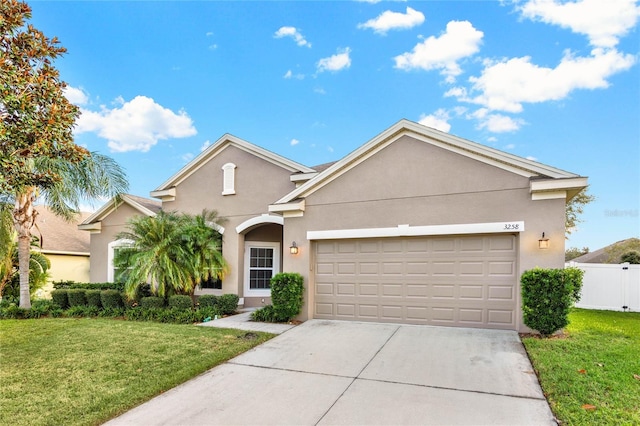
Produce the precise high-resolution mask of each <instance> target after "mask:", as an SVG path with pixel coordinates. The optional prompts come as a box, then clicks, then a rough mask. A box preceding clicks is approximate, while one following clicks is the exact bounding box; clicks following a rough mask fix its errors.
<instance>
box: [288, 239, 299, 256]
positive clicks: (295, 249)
mask: <svg viewBox="0 0 640 426" xmlns="http://www.w3.org/2000/svg"><path fill="white" fill-rule="evenodd" d="M289 253H291V254H298V245H297V244H296V242H295V241H294V242H292V243H291V247H289Z"/></svg>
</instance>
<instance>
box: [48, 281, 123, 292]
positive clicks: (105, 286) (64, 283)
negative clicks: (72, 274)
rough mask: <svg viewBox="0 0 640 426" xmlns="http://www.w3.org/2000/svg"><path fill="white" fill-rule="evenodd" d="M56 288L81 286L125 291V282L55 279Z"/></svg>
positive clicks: (54, 286)
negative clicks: (81, 281) (78, 281)
mask: <svg viewBox="0 0 640 426" xmlns="http://www.w3.org/2000/svg"><path fill="white" fill-rule="evenodd" d="M53 288H55V289H62V288H66V289H71V288H81V289H85V290H118V291H124V283H77V282H75V281H55V282H54V283H53Z"/></svg>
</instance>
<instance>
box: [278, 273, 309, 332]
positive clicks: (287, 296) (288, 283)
mask: <svg viewBox="0 0 640 426" xmlns="http://www.w3.org/2000/svg"><path fill="white" fill-rule="evenodd" d="M303 292H304V278H303V277H302V275H300V274H298V273H287V272H282V273H279V274H276V275H275V276H274V277H273V278H271V303H272V304H273V310H274V313H275V316H276V321H278V322H287V321H290V320H291V319H293V318H294V317H295V316H296V315H298V314H299V313H300V311H301V310H302V304H303V302H304V301H303V299H302V295H303Z"/></svg>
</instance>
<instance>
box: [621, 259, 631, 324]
mask: <svg viewBox="0 0 640 426" xmlns="http://www.w3.org/2000/svg"><path fill="white" fill-rule="evenodd" d="M620 266H621V267H622V274H620V280H621V281H622V282H621V283H620V284H621V287H622V310H623V311H624V312H626V311H627V309H629V262H625V263H623V264H621V265H620Z"/></svg>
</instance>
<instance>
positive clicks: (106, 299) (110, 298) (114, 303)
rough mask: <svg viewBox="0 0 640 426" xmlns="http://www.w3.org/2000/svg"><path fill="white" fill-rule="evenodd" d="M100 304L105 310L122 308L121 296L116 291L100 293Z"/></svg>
mask: <svg viewBox="0 0 640 426" xmlns="http://www.w3.org/2000/svg"><path fill="white" fill-rule="evenodd" d="M100 302H102V307H103V308H105V309H108V308H111V309H117V308H123V307H124V304H123V303H122V296H120V292H119V291H118V290H103V291H101V292H100Z"/></svg>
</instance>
